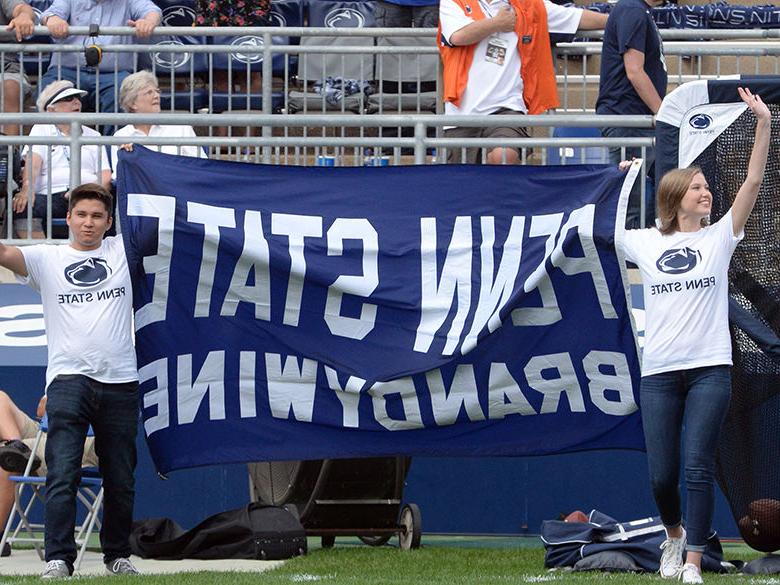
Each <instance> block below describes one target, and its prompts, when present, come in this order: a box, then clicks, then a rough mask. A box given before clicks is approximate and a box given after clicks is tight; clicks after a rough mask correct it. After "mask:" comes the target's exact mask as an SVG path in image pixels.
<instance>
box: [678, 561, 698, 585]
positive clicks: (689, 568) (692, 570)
mask: <svg viewBox="0 0 780 585" xmlns="http://www.w3.org/2000/svg"><path fill="white" fill-rule="evenodd" d="M680 581H682V582H683V583H704V580H703V579H702V578H701V571H700V570H699V567H697V566H696V565H693V564H691V563H685V564H684V565H683V567H682V569H680Z"/></svg>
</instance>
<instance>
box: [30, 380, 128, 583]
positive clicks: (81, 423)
mask: <svg viewBox="0 0 780 585" xmlns="http://www.w3.org/2000/svg"><path fill="white" fill-rule="evenodd" d="M46 394H47V396H48V401H47V402H46V414H47V415H48V417H49V431H48V434H47V437H48V440H47V442H46V453H45V457H46V463H47V465H48V467H49V472H48V474H47V476H46V506H45V508H46V510H45V518H46V520H45V522H46V535H45V541H46V561H47V562H48V561H51V560H55V559H59V560H64V561H66V562H67V563H69V564H70V566H71V568H72V566H73V563H74V561H75V560H76V554H77V551H76V542H75V539H74V529H75V525H76V490H77V486H78V483H79V478H80V476H81V457H82V453H83V451H84V438H85V437H86V435H87V428H88V427H89V425H90V424H91V425H92V429H93V430H94V432H95V452H96V453H97V456H98V460H99V465H100V473H101V474H102V476H103V487H104V489H105V499H104V502H103V526H102V528H101V530H100V544H101V546H102V548H103V558H104V560H105V561H106V562H109V561H112V560H114V559H116V558H119V557H129V556H130V543H129V538H130V530H131V528H132V523H133V498H134V496H135V478H134V477H133V471H134V470H135V464H136V449H135V438H136V434H137V432H138V413H139V404H138V383H137V382H130V383H127V384H104V383H102V382H98V381H96V380H93V379H92V378H88V377H87V376H81V375H62V376H57V377H56V378H55V379H54V380H53V381H52V383H51V384H49V387H48V389H47V391H46Z"/></svg>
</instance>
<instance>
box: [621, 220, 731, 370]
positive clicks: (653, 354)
mask: <svg viewBox="0 0 780 585" xmlns="http://www.w3.org/2000/svg"><path fill="white" fill-rule="evenodd" d="M743 237H744V232H742V233H740V234H739V235H738V236H735V235H734V228H733V224H732V220H731V211H729V212H728V213H727V214H726V215H724V216H723V217H722V218H721V219H720V220H719V221H718V222H717V223H715V224H713V225H711V226H708V227H706V228H702V229H700V230H699V231H697V232H675V233H673V234H669V235H663V234H661V232H659V231H658V230H657V229H655V228H647V229H641V230H628V231H626V233H625V237H624V240H623V250H624V252H625V255H626V259H627V260H630V261H631V262H633V263H635V264H636V265H637V266H638V267H639V272H640V273H641V275H642V285H643V289H644V297H645V321H646V322H645V347H644V353H643V356H642V375H643V376H650V375H652V374H660V373H661V372H671V371H675V370H688V369H692V368H700V367H704V366H717V365H726V364H728V365H731V363H732V361H731V337H730V335H729V321H728V269H729V262H730V261H731V255H732V254H733V253H734V249H735V248H736V247H737V244H738V243H739V241H740V240H741V239H742V238H743Z"/></svg>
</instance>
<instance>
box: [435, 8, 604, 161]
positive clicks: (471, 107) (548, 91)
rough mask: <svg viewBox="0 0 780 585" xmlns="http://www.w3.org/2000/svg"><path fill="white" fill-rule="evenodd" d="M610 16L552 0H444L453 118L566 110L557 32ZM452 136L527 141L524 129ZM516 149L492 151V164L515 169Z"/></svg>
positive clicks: (470, 156) (442, 40)
mask: <svg viewBox="0 0 780 585" xmlns="http://www.w3.org/2000/svg"><path fill="white" fill-rule="evenodd" d="M606 22H607V15H605V14H599V13H598V12H593V11H590V10H581V9H578V8H574V7H563V6H558V5H556V4H553V3H552V2H549V1H548V0H441V3H440V4H439V52H440V53H441V58H442V62H443V64H444V73H443V79H444V102H445V114H450V115H488V114H490V115H504V114H515V115H516V114H526V113H528V114H540V113H542V112H544V111H546V110H548V109H550V108H555V107H557V106H558V105H559V102H558V92H557V89H556V81H555V70H554V68H553V61H552V51H551V47H550V38H549V33H550V32H555V33H563V34H571V33H574V32H576V31H578V30H594V29H601V28H604V25H605V24H606ZM444 135H445V137H447V138H474V137H489V138H517V137H527V136H528V132H527V130H526V129H525V128H522V127H515V126H511V127H493V128H479V127H455V128H448V129H445V132H444ZM478 155H479V149H476V148H469V149H467V150H466V158H465V159H464V160H461V158H462V157H461V151H460V149H450V150H449V156H448V161H449V162H469V163H475V162H477V161H478ZM519 160H520V153H519V151H518V150H517V149H514V148H502V147H495V148H491V149H490V150H489V152H488V153H487V162H488V163H490V164H502V163H504V164H514V163H516V162H518V161H519Z"/></svg>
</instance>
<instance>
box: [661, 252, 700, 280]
mask: <svg viewBox="0 0 780 585" xmlns="http://www.w3.org/2000/svg"><path fill="white" fill-rule="evenodd" d="M699 260H701V252H699V251H698V250H694V249H692V248H672V249H671V250H667V251H666V252H664V253H663V254H661V257H660V258H659V259H658V260H657V261H656V263H655V265H656V267H657V268H658V270H660V271H661V272H663V273H665V274H683V273H685V272H688V271H690V270H693V269H694V268H695V267H696V264H697V262H698V261H699Z"/></svg>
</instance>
